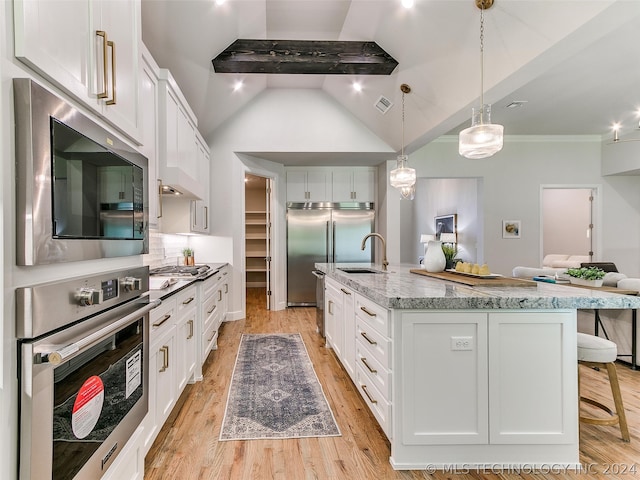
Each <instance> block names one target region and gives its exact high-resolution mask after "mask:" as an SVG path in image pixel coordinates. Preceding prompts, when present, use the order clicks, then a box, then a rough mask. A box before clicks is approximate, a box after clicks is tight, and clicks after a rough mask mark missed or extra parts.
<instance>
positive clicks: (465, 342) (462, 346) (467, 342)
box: [451, 337, 473, 350]
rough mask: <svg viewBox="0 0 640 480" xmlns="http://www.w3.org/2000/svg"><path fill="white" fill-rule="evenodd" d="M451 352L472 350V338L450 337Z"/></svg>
mask: <svg viewBox="0 0 640 480" xmlns="http://www.w3.org/2000/svg"><path fill="white" fill-rule="evenodd" d="M451 350H473V337H451Z"/></svg>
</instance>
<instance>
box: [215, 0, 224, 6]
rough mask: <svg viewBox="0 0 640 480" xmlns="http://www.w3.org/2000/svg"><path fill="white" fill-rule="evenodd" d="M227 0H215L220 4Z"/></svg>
mask: <svg viewBox="0 0 640 480" xmlns="http://www.w3.org/2000/svg"><path fill="white" fill-rule="evenodd" d="M226 1H227V0H215V2H216V5H222V4H224V2H226Z"/></svg>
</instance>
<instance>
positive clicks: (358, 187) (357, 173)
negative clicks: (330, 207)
mask: <svg viewBox="0 0 640 480" xmlns="http://www.w3.org/2000/svg"><path fill="white" fill-rule="evenodd" d="M375 178H376V172H375V169H373V168H368V167H361V168H352V169H334V170H333V172H332V182H331V184H332V191H333V195H332V201H334V202H354V201H357V202H373V201H374V194H375V190H374V189H375Z"/></svg>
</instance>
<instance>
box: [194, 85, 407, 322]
mask: <svg viewBox="0 0 640 480" xmlns="http://www.w3.org/2000/svg"><path fill="white" fill-rule="evenodd" d="M207 140H208V142H209V147H210V149H211V159H212V160H211V161H212V164H211V225H212V235H215V238H213V239H207V238H201V239H198V242H200V243H206V244H208V245H209V246H208V248H209V250H215V249H217V248H218V245H220V243H221V241H222V240H223V239H228V240H229V241H230V242H231V244H232V245H233V248H232V251H231V252H229V251H226V253H227V254H228V255H229V256H228V258H224V259H219V260H218V261H227V262H229V263H231V264H232V266H233V274H234V275H233V280H234V283H233V288H232V297H231V304H230V309H231V311H232V312H233V316H234V317H236V318H243V317H244V311H245V301H244V295H245V292H244V274H243V273H244V272H243V265H244V243H243V241H242V239H243V238H244V237H243V235H244V213H243V212H244V174H245V171H249V172H251V173H256V174H258V175H262V176H270V177H272V178H273V179H274V197H273V198H274V205H273V209H274V212H275V215H274V218H273V219H272V221H273V222H274V223H275V225H274V229H273V235H274V238H273V240H274V245H276V246H277V247H278V251H276V252H274V255H273V257H274V258H273V263H272V268H273V269H274V278H277V279H278V280H279V281H280V282H286V278H285V272H286V268H285V267H286V256H285V251H286V250H285V241H286V240H285V239H286V235H285V227H286V225H285V213H286V211H285V207H286V189H285V188H284V187H285V183H284V181H285V177H284V169H283V167H282V165H280V164H277V163H272V162H268V161H266V160H261V159H259V158H256V156H258V155H259V154H258V153H255V152H270V153H272V152H275V153H278V152H284V153H289V152H354V153H362V152H372V153H379V152H389V155H390V156H391V157H393V156H395V153H394V152H393V150H392V148H391V147H389V145H387V144H386V143H384V142H383V141H382V140H380V139H379V138H378V137H377V136H375V135H374V134H373V133H372V132H371V131H370V130H369V129H368V128H367V127H366V126H365V125H364V124H363V123H362V122H360V121H359V120H358V119H356V118H355V117H353V115H351V114H350V113H349V112H348V111H347V110H346V109H344V108H343V107H342V106H340V105H339V104H338V103H337V102H336V101H335V100H334V99H333V98H332V97H330V96H329V95H327V94H326V93H324V92H322V91H319V90H304V89H275V90H267V91H264V92H263V93H261V94H260V95H258V96H257V97H256V98H255V99H254V100H253V101H252V102H251V105H250V106H249V107H248V108H244V109H243V110H241V111H240V112H238V113H237V114H236V115H235V116H234V117H233V118H232V119H231V120H229V121H228V122H227V123H226V124H225V125H224V126H223V127H222V128H220V129H218V130H216V132H215V134H214V136H213V137H212V138H209V139H207ZM248 154H253V156H250V155H248ZM200 248H201V249H202V247H200ZM276 256H277V258H276ZM284 285H286V283H278V284H276V285H274V288H275V292H274V293H275V298H274V299H273V305H274V308H284V307H285V306H286V289H285V288H284Z"/></svg>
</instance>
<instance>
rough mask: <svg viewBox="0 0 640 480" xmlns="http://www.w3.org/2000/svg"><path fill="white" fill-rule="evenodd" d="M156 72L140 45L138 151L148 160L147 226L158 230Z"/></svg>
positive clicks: (159, 209)
mask: <svg viewBox="0 0 640 480" xmlns="http://www.w3.org/2000/svg"><path fill="white" fill-rule="evenodd" d="M158 71H159V67H158V65H157V64H156V62H155V60H154V59H153V57H152V56H151V54H150V53H149V51H148V50H147V48H146V47H145V46H144V44H142V62H141V64H140V114H141V116H142V123H141V139H142V145H141V146H140V151H141V152H142V154H143V155H144V156H145V157H147V160H148V170H147V171H148V178H149V195H148V198H149V225H151V226H153V227H159V225H160V219H161V218H162V204H161V201H162V198H161V196H160V189H159V184H158Z"/></svg>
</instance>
